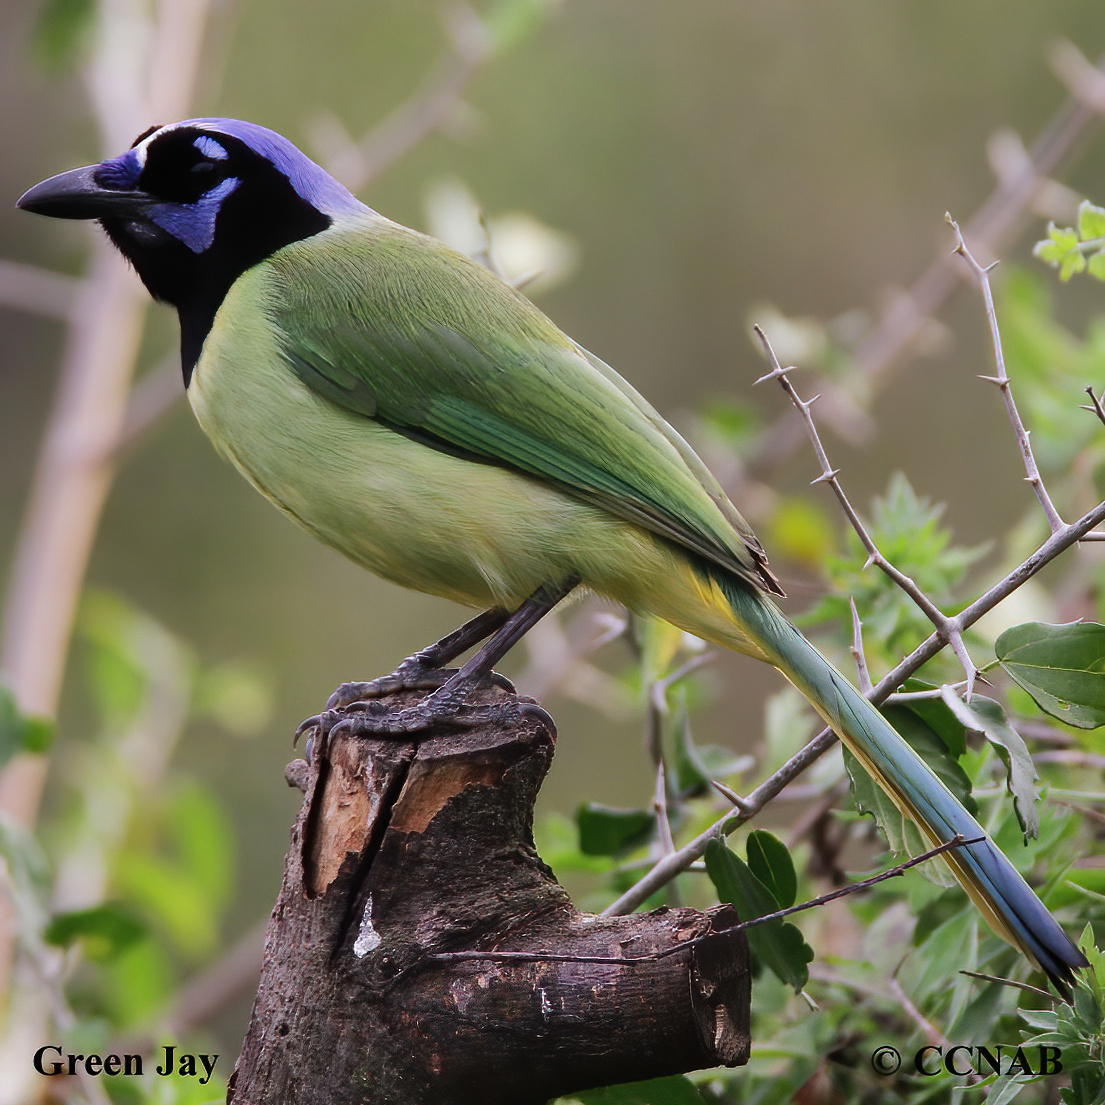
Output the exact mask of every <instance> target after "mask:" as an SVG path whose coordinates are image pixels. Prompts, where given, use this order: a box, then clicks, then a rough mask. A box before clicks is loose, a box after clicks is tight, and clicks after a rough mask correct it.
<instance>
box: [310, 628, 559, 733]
mask: <svg viewBox="0 0 1105 1105" xmlns="http://www.w3.org/2000/svg"><path fill="white" fill-rule="evenodd" d="M431 647H432V646H431ZM429 651H430V650H429V649H426V650H424V651H423V652H420V653H415V654H414V655H413V656H409V657H408V658H407V659H406V660H404V661H403V662H402V663H401V664H400V665H399V667H398V668H396V669H395V671H393V672H392V673H391V674H390V675H384V676H381V677H380V678H378V679H373V680H371V681H370V682H368V683H343V684H342V685H341V686H340V687H338V689H337V690H336V691H334V693H333V694H332V695H331V696H330V698H329V699H328V700H327V703H326V709H325V710H323V711H322V713H320V714H315V715H313V716H312V717H309V718H307V719H306V720H305V721H303V722H302V723H301V724H300V726H299V728H298V729H296V731H295V739H296V740H297V741H298V740H299V738H300V737H301V736H303V735H304V734H305V733H312V732H313V733H314V734H316V735H318V736H321V737H324V738H325V737H328V736H329V735H330V734H331V733H334V732H335V730H338V729H339V728H340V731H341V732H343V733H349V734H354V735H357V736H365V737H367V736H397V737H398V736H409V735H414V734H417V733H423V732H426V731H427V730H429V729H432V728H434V727H435V726H439V725H447V726H449V727H450V728H457V729H469V728H475V727H476V726H478V725H481V724H484V723H485V722H487V721H489V720H492V719H493V718H495V717H501V716H502V711H503V710H505V709H507V708H509V707H511V706H512V703H513V701H514V699H515V697H516V694H515V690H514V684H513V683H511V681H510V680H509V679H507V678H506V676H504V675H500V674H499V673H498V672H495V671H492V672H489V673H488V674H487V675H486V676H484V677H482V678H476V679H467V680H460V681H458V680H456V679H454V677H455V676H456V675H457V669H455V668H439V667H433V666H431V665H430V663H427V660H428V659H430V660H431V662H432V658H430V657H426V656H425V655H424V653H428V652H429ZM450 681H452V682H450ZM487 687H498V688H499V689H501V690H503V691H506V693H507V695H508V696H510V697H508V698H504V699H503V700H502V701H501V702H498V703H490V704H489V703H481V704H480V705H474V704H473V703H471V702H470V701H469V695H470V692H471V691H474V690H476V689H479V688H484V689H486V688H487ZM405 691H430V692H431V693H430V694H429V695H427V696H426V698H424V699H423V700H422V701H421V702H418V703H415V704H414V705H413V706H406V707H402V708H399V709H396V708H394V707H389V706H388V705H387V704H386V703H384V702H382V701H380V700H381V699H384V698H387V697H389V696H390V695H394V694H398V693H401V692H405ZM519 702H520V704H521V705H522V706H523V707H528V706H529V705H530V703H531V700H529V699H523V700H519ZM534 705H535V704H534ZM536 708H537V709H540V707H536ZM541 712H542V714H544V711H541ZM545 716H546V717H547V716H548V715H545Z"/></svg>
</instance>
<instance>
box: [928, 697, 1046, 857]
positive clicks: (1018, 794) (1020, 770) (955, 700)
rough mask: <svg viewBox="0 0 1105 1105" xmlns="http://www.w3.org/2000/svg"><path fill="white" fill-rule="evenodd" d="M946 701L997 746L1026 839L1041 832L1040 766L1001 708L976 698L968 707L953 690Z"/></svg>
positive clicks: (992, 702)
mask: <svg viewBox="0 0 1105 1105" xmlns="http://www.w3.org/2000/svg"><path fill="white" fill-rule="evenodd" d="M945 691H946V692H947V693H946V694H945V695H944V698H943V701H944V702H945V703H946V705H947V706H948V708H949V709H950V710H951V711H952V713H954V714H955V716H956V717H957V718H958V719H959V720H960V721H961V722H962V723H963V724H964V725H965V726H966V727H967V728H968V729H973V730H974V731H975V732H978V733H981V734H982V735H983V736H984V737H985V738H986V739H987V740H988V741H989V742H990V744H991V745H992V746H993V748H994V750H995V751H996V752H997V754H998V755H999V756H1000V757H1001V760H1002V763H1004V764H1005V785H1006V787H1007V789H1008V791H1009V793H1010V794H1011V795H1012V797H1013V809H1014V810H1015V812H1016V814H1017V820H1018V821H1019V822H1020V825H1021V832H1023V833H1024V835H1025V836H1026V837H1035V836H1036V835H1037V834H1038V833H1039V831H1040V818H1039V814H1038V813H1037V812H1036V765H1035V764H1034V763H1033V762H1032V757H1031V755H1030V754H1029V752H1028V747H1027V745H1026V744H1025V743H1024V740H1023V738H1022V737H1021V735H1020V733H1018V732H1017V730H1016V729H1014V728H1013V726H1012V725H1010V724H1009V719H1008V718H1007V717H1006V716H1005V710H1004V709H1002V707H1001V704H1000V703H998V702H995V701H994V700H993V699H992V698H986V697H984V696H983V695H978V694H976V695H975V696H974V697H973V698H972V699H971V702H970V705H968V704H967V703H966V702H964V701H963V700H962V699H961V698H960V697H959V696H958V695H957V694H955V692H954V691H952V690H951V689H950V688H947V687H946V688H945Z"/></svg>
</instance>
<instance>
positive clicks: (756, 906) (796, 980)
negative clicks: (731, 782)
mask: <svg viewBox="0 0 1105 1105" xmlns="http://www.w3.org/2000/svg"><path fill="white" fill-rule="evenodd" d="M705 859H706V873H707V874H708V875H709V876H710V880H711V881H712V882H713V884H714V889H716V890H717V894H718V897H719V898H720V899H721V900H722V901H723V902H728V903H729V904H730V905H733V906H736V909H737V912H738V913H739V914H740V916H741V918H742V919H743V920H745V921H751V920H755V918H757V917H763V916H764V915H765V914H768V913H774V912H775V910H777V909H779V908H780V906H779V903H778V902H777V901H776V899H775V896H774V895H773V894H772V892H771V890H770V889H768V887H766V886H765V885H764V884H763V883H762V882H760V880H759V879H758V878H756V876H755V875H754V874H752V872H751V870H749V868H748V866H747V864H745V863H744V862H743V860H741V859H740V858H739V857H738V856H736V855H734V854H733V853H732V852H731V851H730V850H729V849H728V848H727V847H726V846H725V845H724V844H722V842H721V841H720V840H711V841H710V843H709V844H708V845H707V846H706V856H705ZM745 935H746V936H747V937H748V946H749V947H750V948H751V949H752V953H753V954H754V955H755V956H756V958H757V959H758V960H760V962H762V963H763V964H764V965H765V966H766V967H769V968H770V969H771V970H772V971H773V972H774V973H775V974H776V975H778V977H779V978H780V979H782V981H783V982H785V983H787V985H789V986H793V987H794V989H795V990H796V991H797V990H801V989H802V988H803V987H804V986H805V985H806V983H807V982H808V981H809V969H808V964H809V963H810V962H811V961H812V960H813V949H812V948H811V947H810V946H809V944H807V943H806V942H805V940H804V939H803V938H802V933H801V932H800V931H799V929H798V928H796V927H795V926H794V925H792V924H791V923H790V922H789V921H783V920H774V921H766V922H765V923H764V924H762V925H753V926H751V927H750V928H747V929H745Z"/></svg>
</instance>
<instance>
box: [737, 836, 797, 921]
mask: <svg viewBox="0 0 1105 1105" xmlns="http://www.w3.org/2000/svg"><path fill="white" fill-rule="evenodd" d="M747 849H748V866H749V869H750V870H751V871H752V874H753V875H755V876H756V878H757V879H759V880H760V882H762V883H763V884H764V886H766V887H767V888H768V890H770V891H771V893H772V896H773V897H774V898H775V901H776V902H778V903H779V904H778V906H777V907H776V908H777V909H789V908H790V907H791V906H792V905H794V901H795V899H796V898H797V897H798V876H797V875H796V874H795V873H794V861H793V860H792V859H791V858H790V852H788V851H787V846H786V845H785V844H784V843H783V842H782V841H781V840H779V838H778V837H775V836H772V835H771V833H769V832H765V831H764V830H763V829H756V830H755V831H753V832H751V833H749V834H748V844H747Z"/></svg>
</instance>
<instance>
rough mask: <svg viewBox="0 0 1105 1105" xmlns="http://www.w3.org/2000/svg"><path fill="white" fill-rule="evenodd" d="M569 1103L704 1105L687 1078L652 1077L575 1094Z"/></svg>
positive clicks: (598, 1104) (678, 1075)
mask: <svg viewBox="0 0 1105 1105" xmlns="http://www.w3.org/2000/svg"><path fill="white" fill-rule="evenodd" d="M569 1100H571V1101H579V1102H580V1103H581V1105H703V1102H702V1095H701V1094H699V1092H698V1090H697V1089H695V1085H694V1083H693V1082H692V1081H691V1080H690V1079H689V1078H684V1077H683V1075H681V1074H677V1075H674V1076H673V1077H671V1078H652V1079H649V1080H648V1081H647V1082H626V1083H625V1084H623V1085H621V1086H605V1087H604V1088H602V1089H599V1090H587V1091H586V1092H585V1093H579V1094H574V1095H573V1096H572V1097H571V1098H570V1099H569Z"/></svg>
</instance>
